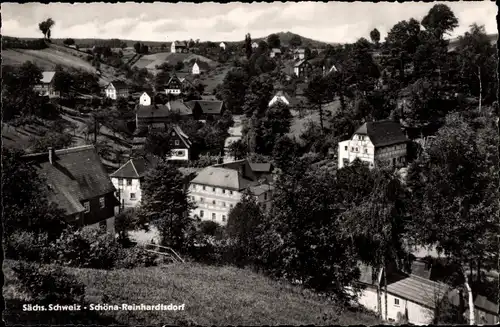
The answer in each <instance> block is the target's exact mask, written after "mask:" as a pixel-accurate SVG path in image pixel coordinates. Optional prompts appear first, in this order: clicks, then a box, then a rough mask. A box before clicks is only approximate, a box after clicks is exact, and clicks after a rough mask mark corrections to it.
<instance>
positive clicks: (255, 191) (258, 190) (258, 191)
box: [249, 184, 273, 196]
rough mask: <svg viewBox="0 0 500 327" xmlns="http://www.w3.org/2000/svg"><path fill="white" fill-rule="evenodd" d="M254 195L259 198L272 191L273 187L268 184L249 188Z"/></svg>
mask: <svg viewBox="0 0 500 327" xmlns="http://www.w3.org/2000/svg"><path fill="white" fill-rule="evenodd" d="M249 189H250V192H252V194H253V195H256V196H259V195H261V194H263V193H265V192H268V191H272V190H273V187H272V186H271V185H268V184H261V185H254V186H250V187H249Z"/></svg>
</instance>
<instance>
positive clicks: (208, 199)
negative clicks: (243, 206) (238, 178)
mask: <svg viewBox="0 0 500 327" xmlns="http://www.w3.org/2000/svg"><path fill="white" fill-rule="evenodd" d="M213 189H214V187H212V186H205V190H203V185H199V184H193V183H191V184H190V186H189V197H190V198H191V200H192V201H193V202H194V203H195V204H196V209H194V210H192V211H191V213H190V214H191V215H198V217H200V218H201V220H213V219H212V214H215V220H213V221H215V222H217V223H219V224H221V225H226V224H227V219H228V216H229V211H230V210H231V208H232V207H234V206H235V205H236V204H237V203H238V202H239V201H240V199H241V193H240V192H238V191H231V190H228V189H222V188H220V187H215V191H214V190H213ZM231 192H232V194H231ZM201 198H203V201H202V200H201ZM213 201H215V204H214V203H213ZM201 210H203V217H201V214H200V211H201ZM223 216H225V221H223Z"/></svg>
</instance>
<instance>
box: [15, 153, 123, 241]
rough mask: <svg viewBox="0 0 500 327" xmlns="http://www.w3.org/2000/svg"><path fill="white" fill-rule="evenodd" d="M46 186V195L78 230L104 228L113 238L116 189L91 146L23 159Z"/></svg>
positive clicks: (116, 205) (28, 156)
mask: <svg viewBox="0 0 500 327" xmlns="http://www.w3.org/2000/svg"><path fill="white" fill-rule="evenodd" d="M24 158H25V160H27V161H29V162H31V163H32V164H33V165H34V166H35V168H36V169H37V171H38V173H39V175H40V176H41V177H42V178H43V179H44V180H45V181H46V183H47V196H48V199H49V201H50V202H52V203H55V204H56V205H57V206H58V207H59V208H61V209H63V210H64V211H65V213H66V217H67V221H68V222H70V223H72V224H75V225H77V226H80V227H87V228H102V229H107V230H108V231H109V232H110V233H112V234H113V235H114V215H115V209H116V208H117V207H118V205H119V202H118V200H117V199H116V197H115V192H116V189H115V187H114V186H113V183H112V182H111V179H110V178H109V176H108V174H107V172H106V169H105V168H104V165H103V164H102V162H101V159H100V158H99V155H98V154H97V151H96V149H95V147H94V146H93V145H84V146H79V147H74V148H67V149H61V150H54V149H52V148H49V149H48V151H47V152H46V153H36V154H30V155H26V156H24Z"/></svg>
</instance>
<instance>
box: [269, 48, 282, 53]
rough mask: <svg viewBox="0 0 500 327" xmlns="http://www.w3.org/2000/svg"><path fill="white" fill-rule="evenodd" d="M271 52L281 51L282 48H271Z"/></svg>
mask: <svg viewBox="0 0 500 327" xmlns="http://www.w3.org/2000/svg"><path fill="white" fill-rule="evenodd" d="M271 52H274V53H281V49H279V48H272V49H271Z"/></svg>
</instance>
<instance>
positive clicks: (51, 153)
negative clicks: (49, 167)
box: [49, 146, 55, 164]
mask: <svg viewBox="0 0 500 327" xmlns="http://www.w3.org/2000/svg"><path fill="white" fill-rule="evenodd" d="M54 157H55V153H54V149H53V148H52V147H51V146H49V162H50V163H51V164H53V161H54Z"/></svg>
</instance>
